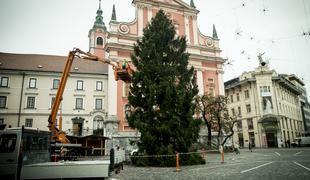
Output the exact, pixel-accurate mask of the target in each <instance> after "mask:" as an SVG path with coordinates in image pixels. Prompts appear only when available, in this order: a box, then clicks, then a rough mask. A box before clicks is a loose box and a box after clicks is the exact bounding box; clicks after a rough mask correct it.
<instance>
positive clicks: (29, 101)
mask: <svg viewBox="0 0 310 180" xmlns="http://www.w3.org/2000/svg"><path fill="white" fill-rule="evenodd" d="M35 100H36V98H35V97H33V96H29V97H27V108H28V109H34V107H35Z"/></svg>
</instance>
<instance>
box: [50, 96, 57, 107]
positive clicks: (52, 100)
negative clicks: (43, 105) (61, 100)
mask: <svg viewBox="0 0 310 180" xmlns="http://www.w3.org/2000/svg"><path fill="white" fill-rule="evenodd" d="M55 99H56V97H52V99H51V108H53V104H54V102H55Z"/></svg>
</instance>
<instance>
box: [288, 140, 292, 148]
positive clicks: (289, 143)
mask: <svg viewBox="0 0 310 180" xmlns="http://www.w3.org/2000/svg"><path fill="white" fill-rule="evenodd" d="M287 144H288V148H291V142H290V140H289V139H288V140H287Z"/></svg>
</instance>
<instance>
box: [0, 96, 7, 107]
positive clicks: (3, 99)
mask: <svg viewBox="0 0 310 180" xmlns="http://www.w3.org/2000/svg"><path fill="white" fill-rule="evenodd" d="M6 98H7V97H6V96H0V108H6Z"/></svg>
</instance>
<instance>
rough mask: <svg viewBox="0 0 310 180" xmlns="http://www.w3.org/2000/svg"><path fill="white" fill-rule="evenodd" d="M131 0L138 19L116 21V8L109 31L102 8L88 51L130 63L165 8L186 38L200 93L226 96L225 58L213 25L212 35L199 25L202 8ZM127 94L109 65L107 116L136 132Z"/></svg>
mask: <svg viewBox="0 0 310 180" xmlns="http://www.w3.org/2000/svg"><path fill="white" fill-rule="evenodd" d="M132 3H133V5H134V6H135V14H136V17H135V19H134V20H133V21H132V22H119V21H117V19H116V11H115V8H114V7H113V11H112V18H111V21H110V23H109V28H108V30H107V28H106V27H105V24H104V23H103V21H102V16H101V15H102V10H101V7H99V9H98V11H97V17H96V22H95V24H94V27H93V28H92V29H91V30H90V31H89V52H91V53H93V54H96V55H98V56H100V57H104V58H105V59H109V60H110V61H114V62H121V61H124V60H125V59H126V60H127V61H129V62H130V61H131V59H130V54H131V53H132V52H133V45H134V43H135V42H136V41H137V39H139V38H140V37H142V36H143V28H144V27H145V26H146V25H147V24H148V23H149V22H150V21H151V19H152V17H154V16H155V15H156V13H157V12H158V11H159V10H160V9H163V10H164V11H165V12H166V14H167V16H168V17H169V18H171V20H172V22H173V24H174V26H175V28H176V31H177V34H178V35H179V36H186V38H187V46H188V47H187V52H188V53H189V54H190V59H189V64H190V65H191V66H193V67H194V68H195V70H196V75H197V83H198V88H199V94H204V93H210V94H213V95H224V83H223V63H224V59H223V58H221V57H220V53H221V50H220V48H219V39H218V37H217V33H216V30H215V27H214V26H213V35H212V36H206V35H203V34H202V33H201V32H200V30H199V28H198V25H197V16H198V13H199V11H198V10H197V9H196V7H195V5H194V2H193V0H192V1H191V3H190V5H189V4H187V3H185V2H184V1H182V0H147V1H146V0H133V1H132ZM128 5H129V4H128ZM133 13H134V12H133ZM127 94H128V84H126V83H124V82H122V81H120V80H119V81H115V80H114V74H113V70H112V67H109V73H108V116H109V119H114V120H115V121H116V122H117V127H118V132H119V133H126V132H133V130H132V129H131V128H130V127H129V126H128V122H127V121H126V118H125V112H126V104H127V103H128V100H127Z"/></svg>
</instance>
